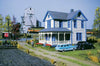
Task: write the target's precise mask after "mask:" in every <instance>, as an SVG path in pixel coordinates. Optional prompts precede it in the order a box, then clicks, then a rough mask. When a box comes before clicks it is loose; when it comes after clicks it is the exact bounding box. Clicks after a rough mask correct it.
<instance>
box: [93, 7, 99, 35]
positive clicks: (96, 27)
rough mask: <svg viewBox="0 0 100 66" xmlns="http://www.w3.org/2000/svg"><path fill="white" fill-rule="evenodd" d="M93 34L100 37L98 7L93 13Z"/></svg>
mask: <svg viewBox="0 0 100 66" xmlns="http://www.w3.org/2000/svg"><path fill="white" fill-rule="evenodd" d="M93 32H94V35H95V36H97V37H100V35H99V33H100V7H98V8H97V9H96V11H95V19H94V24H93Z"/></svg>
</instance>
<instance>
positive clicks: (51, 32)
mask: <svg viewBox="0 0 100 66" xmlns="http://www.w3.org/2000/svg"><path fill="white" fill-rule="evenodd" d="M50 42H51V44H52V32H51V36H50Z"/></svg>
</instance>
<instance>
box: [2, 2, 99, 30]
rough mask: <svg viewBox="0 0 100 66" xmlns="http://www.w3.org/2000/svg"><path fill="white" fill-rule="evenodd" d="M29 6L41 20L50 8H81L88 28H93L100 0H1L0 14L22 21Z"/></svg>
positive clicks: (53, 9) (63, 9)
mask: <svg viewBox="0 0 100 66" xmlns="http://www.w3.org/2000/svg"><path fill="white" fill-rule="evenodd" d="M29 7H31V8H33V9H34V12H35V16H36V18H37V19H38V20H39V21H41V22H42V21H43V18H44V16H45V14H46V12H47V11H49V10H50V11H58V12H66V13H69V12H70V9H74V11H76V10H81V11H82V12H83V13H84V15H85V16H86V17H87V19H88V21H87V22H86V28H87V29H92V26H93V22H94V18H95V9H96V8H97V7H100V0H0V14H1V15H2V16H3V18H4V17H5V16H7V15H10V17H11V18H12V17H13V16H15V17H16V19H17V21H18V22H21V16H23V15H24V10H25V9H26V8H29ZM42 24H44V23H42Z"/></svg>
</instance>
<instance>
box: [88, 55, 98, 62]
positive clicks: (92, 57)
mask: <svg viewBox="0 0 100 66" xmlns="http://www.w3.org/2000/svg"><path fill="white" fill-rule="evenodd" d="M89 58H90V59H91V60H92V61H93V62H96V63H99V59H98V57H97V56H89Z"/></svg>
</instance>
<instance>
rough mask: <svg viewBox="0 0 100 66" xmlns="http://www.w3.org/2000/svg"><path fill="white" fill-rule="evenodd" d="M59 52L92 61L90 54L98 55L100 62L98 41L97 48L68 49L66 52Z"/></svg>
mask: <svg viewBox="0 0 100 66" xmlns="http://www.w3.org/2000/svg"><path fill="white" fill-rule="evenodd" d="M59 54H60V55H65V56H72V57H75V58H78V59H81V60H89V61H90V59H89V56H96V57H97V58H98V59H99V62H100V46H99V45H98V44H97V43H96V44H95V49H88V50H75V51H66V52H60V53H59ZM97 64H100V63H97Z"/></svg>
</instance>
